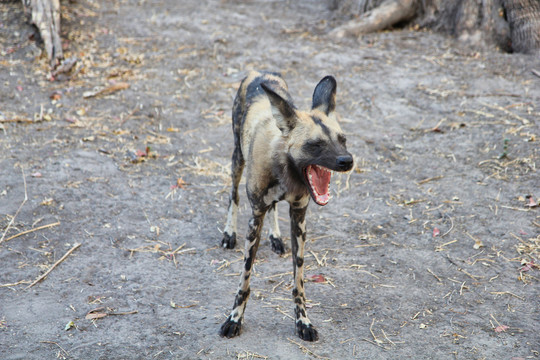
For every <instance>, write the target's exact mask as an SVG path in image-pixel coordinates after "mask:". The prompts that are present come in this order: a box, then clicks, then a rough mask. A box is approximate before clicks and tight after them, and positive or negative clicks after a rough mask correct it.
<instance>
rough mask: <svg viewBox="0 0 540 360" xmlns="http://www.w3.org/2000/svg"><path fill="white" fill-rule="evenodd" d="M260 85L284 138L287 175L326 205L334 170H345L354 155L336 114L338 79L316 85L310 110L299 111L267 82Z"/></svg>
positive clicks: (347, 169)
mask: <svg viewBox="0 0 540 360" xmlns="http://www.w3.org/2000/svg"><path fill="white" fill-rule="evenodd" d="M261 85H262V87H263V89H264V91H265V92H266V94H267V96H268V99H269V100H270V106H271V109H272V115H273V116H274V119H275V120H276V124H277V126H278V128H279V129H280V130H281V132H282V134H283V137H284V139H283V140H284V142H285V144H286V148H287V170H288V172H290V174H288V175H289V176H290V177H291V179H292V181H295V182H297V183H301V184H302V185H304V186H305V187H307V189H308V190H309V193H310V194H311V197H312V198H313V200H314V201H315V202H316V203H317V204H318V205H321V206H322V205H326V204H327V203H328V201H329V200H330V192H329V185H330V178H331V175H332V172H333V171H339V172H346V171H350V170H351V169H352V167H353V157H352V155H351V154H350V153H349V152H348V151H347V147H346V138H345V135H344V134H343V132H342V130H341V128H340V126H339V124H338V122H337V121H336V116H335V113H334V110H335V107H336V87H337V84H336V80H335V79H334V78H333V77H332V76H326V77H325V78H323V79H322V80H321V81H320V82H319V84H317V86H316V87H315V91H314V92H313V103H312V107H311V110H309V111H299V110H297V109H296V108H295V106H294V105H293V104H292V103H290V101H287V100H286V99H285V98H284V97H283V96H281V95H279V94H278V93H277V92H276V91H274V90H273V89H271V88H270V87H269V86H268V85H266V84H264V83H263V84H261Z"/></svg>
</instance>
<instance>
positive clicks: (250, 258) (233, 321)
mask: <svg viewBox="0 0 540 360" xmlns="http://www.w3.org/2000/svg"><path fill="white" fill-rule="evenodd" d="M335 96H336V81H335V79H334V78H333V77H332V76H327V77H325V78H324V79H322V80H321V81H320V82H319V84H318V85H317V86H316V88H315V91H314V93H313V103H312V108H311V109H310V110H309V111H299V110H298V109H297V108H296V107H295V106H294V104H293V101H292V98H291V96H290V95H289V93H288V89H287V84H286V83H285V81H284V80H283V79H282V78H281V76H280V75H279V74H276V73H269V72H263V73H260V72H250V73H249V75H248V76H247V77H246V78H245V79H244V80H243V81H242V83H241V85H240V88H239V90H238V93H237V95H236V98H235V100H234V106H233V114H232V117H233V132H234V144H235V148H234V153H233V156H232V192H231V197H230V201H229V213H228V218H227V225H226V228H225V231H224V237H223V240H222V246H223V247H225V248H234V247H235V244H236V215H237V211H238V202H239V195H238V184H239V182H240V178H241V176H242V172H243V169H244V166H246V167H247V195H248V199H249V202H250V204H251V209H252V217H251V220H250V221H249V230H248V233H247V238H246V243H245V253H244V254H245V257H244V260H245V262H244V268H243V273H242V276H241V280H240V286H239V289H238V292H237V294H236V298H235V301H234V307H233V310H232V312H231V314H230V315H229V317H228V318H227V320H226V321H225V323H224V324H223V325H222V327H221V332H220V333H221V335H222V336H226V337H234V336H236V335H238V334H239V333H240V329H241V326H242V320H243V316H244V310H245V308H246V303H247V300H248V298H249V294H250V287H249V280H250V276H251V270H252V267H253V262H254V261H255V255H256V253H257V248H258V247H259V242H260V235H261V229H262V226H263V219H264V216H265V214H266V213H267V212H270V216H271V219H272V222H273V224H272V225H273V226H272V230H271V233H270V240H271V243H272V249H273V250H274V251H275V252H276V253H278V254H283V252H284V251H285V248H284V245H283V242H282V240H281V236H280V233H279V227H278V224H277V212H276V203H277V202H278V201H281V200H285V201H287V202H288V203H289V205H290V210H289V213H290V221H291V248H292V258H293V267H294V288H293V292H292V295H293V299H294V303H295V315H296V330H297V332H298V335H299V336H300V338H302V339H304V340H307V341H315V340H317V339H318V334H317V331H316V330H315V328H314V327H313V326H312V324H311V322H310V320H309V319H308V317H307V314H306V305H305V304H306V298H305V293H304V281H303V278H304V266H303V265H304V244H305V241H306V222H305V214H306V209H307V205H308V203H309V199H310V197H311V198H313V200H314V201H315V202H316V203H318V204H319V205H325V204H326V203H327V202H328V200H329V193H328V183H329V182H330V171H349V170H350V169H351V168H352V166H353V158H352V156H351V154H349V152H347V149H346V146H345V136H344V135H343V133H342V131H341V128H340V126H339V124H338V122H337V121H336V117H335V114H334V109H335V104H336V100H335ZM314 183H316V184H322V185H317V186H316V185H313V184H314Z"/></svg>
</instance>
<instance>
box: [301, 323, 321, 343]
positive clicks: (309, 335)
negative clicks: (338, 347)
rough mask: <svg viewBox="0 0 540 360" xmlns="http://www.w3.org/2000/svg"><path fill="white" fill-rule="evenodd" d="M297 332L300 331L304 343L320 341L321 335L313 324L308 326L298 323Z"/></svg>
mask: <svg viewBox="0 0 540 360" xmlns="http://www.w3.org/2000/svg"><path fill="white" fill-rule="evenodd" d="M296 331H298V336H299V337H300V339H302V340H304V341H317V340H319V333H318V332H317V330H315V328H314V327H313V325H311V324H307V325H306V324H304V323H303V322H301V321H299V322H297V323H296Z"/></svg>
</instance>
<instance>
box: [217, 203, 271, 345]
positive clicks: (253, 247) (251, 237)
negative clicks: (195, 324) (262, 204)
mask: <svg viewBox="0 0 540 360" xmlns="http://www.w3.org/2000/svg"><path fill="white" fill-rule="evenodd" d="M264 213H265V212H256V211H255V210H254V211H253V217H252V218H251V220H250V221H249V230H248V235H247V237H246V249H245V253H244V269H243V271H242V277H241V279H240V286H239V287H238V292H237V293H236V298H235V299H234V306H233V310H232V312H231V314H230V315H229V317H228V318H227V320H226V321H225V323H223V325H222V326H221V331H220V334H221V336H226V337H228V338H231V337H234V336H237V335H239V334H240V329H241V327H242V319H243V318H244V311H245V310H246V304H247V301H248V299H249V293H250V288H249V279H250V277H251V269H252V268H253V263H254V262H255V255H256V254H257V249H258V248H259V242H260V240H261V229H262V226H263V219H264Z"/></svg>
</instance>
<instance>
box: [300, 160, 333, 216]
mask: <svg viewBox="0 0 540 360" xmlns="http://www.w3.org/2000/svg"><path fill="white" fill-rule="evenodd" d="M304 176H305V178H306V180H307V183H308V185H309V186H308V188H309V192H310V193H311V197H312V198H313V200H314V201H315V202H316V203H317V205H321V206H324V205H326V204H328V201H329V200H330V190H329V186H330V178H331V177H332V171H331V170H330V169H327V168H325V167H322V166H319V165H308V166H307V167H306V168H304Z"/></svg>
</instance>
